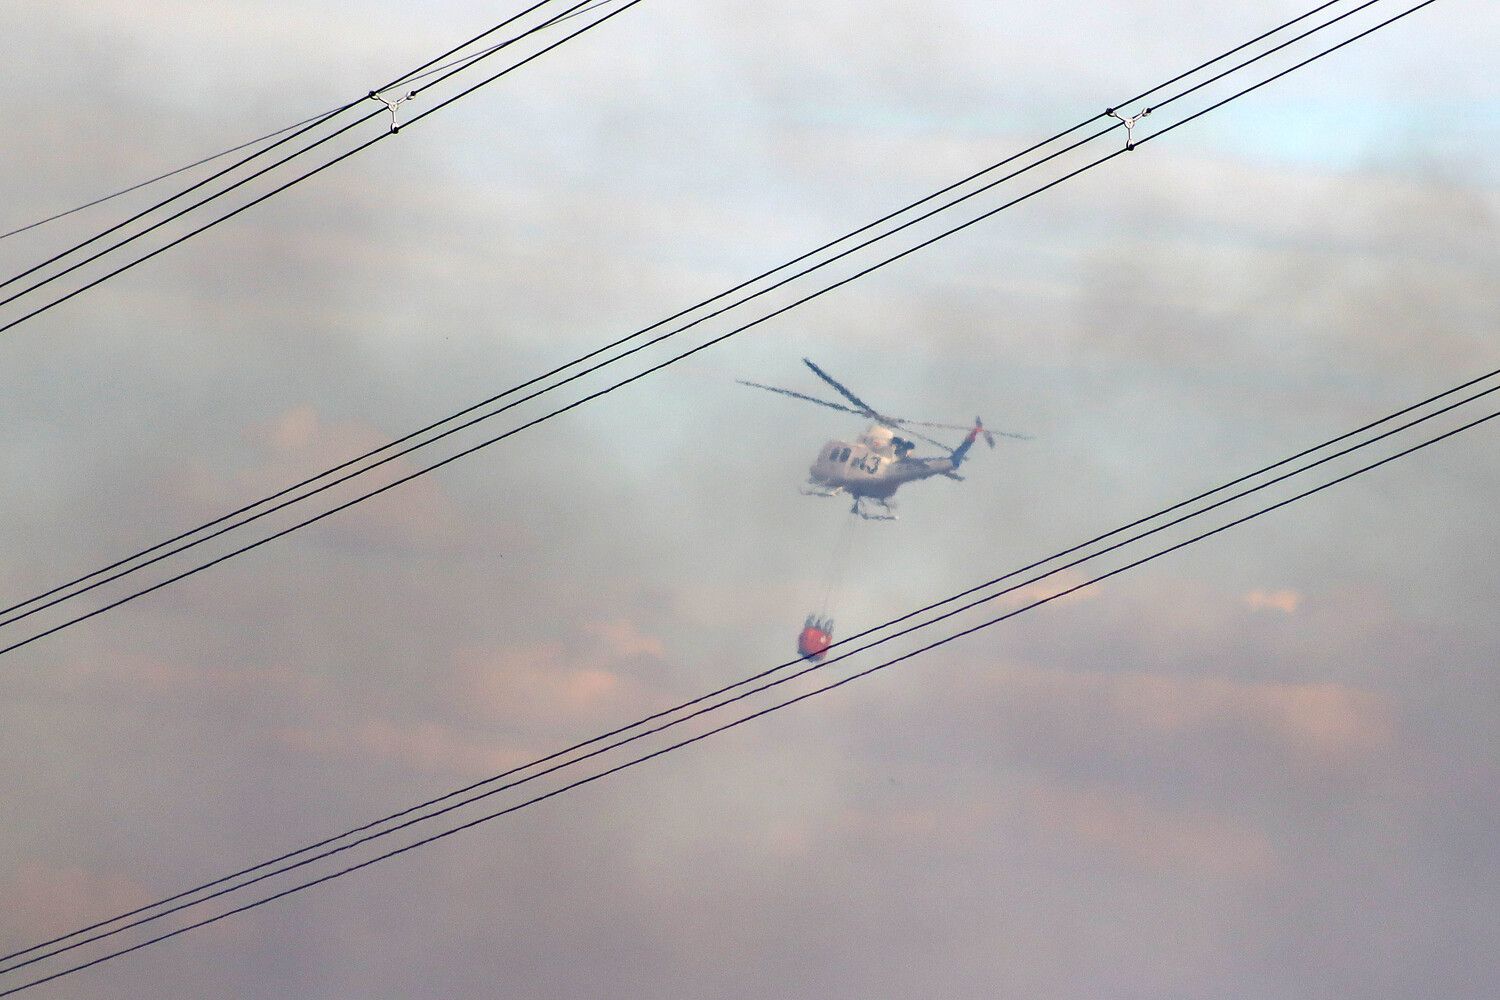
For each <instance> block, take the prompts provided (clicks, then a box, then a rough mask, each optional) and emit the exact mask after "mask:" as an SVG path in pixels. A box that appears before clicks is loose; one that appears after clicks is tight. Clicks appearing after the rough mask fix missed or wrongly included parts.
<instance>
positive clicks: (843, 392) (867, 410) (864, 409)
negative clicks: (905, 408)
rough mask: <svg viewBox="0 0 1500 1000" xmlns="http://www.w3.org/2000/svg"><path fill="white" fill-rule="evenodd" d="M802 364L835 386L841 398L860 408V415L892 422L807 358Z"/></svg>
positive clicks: (883, 421)
mask: <svg viewBox="0 0 1500 1000" xmlns="http://www.w3.org/2000/svg"><path fill="white" fill-rule="evenodd" d="M802 363H803V364H804V365H806V366H807V367H809V368H811V369H812V372H813V374H814V375H816V376H818V378H820V379H822V380H823V381H824V382H827V383H828V384H829V385H831V386H833V388H834V390H835V391H837V392H838V394H839V395H840V396H843V397H844V398H845V399H847V400H848V401H849V402H851V403H853V404H854V405H855V406H857V407H859V412H860V413H862V414H864V415H865V416H867V417H870V418H872V419H874V420H879V421H881V422H882V423H886V422H890V418H889V417H883V416H881V415H880V412H879V411H877V410H875V409H873V408H872V407H871V406H870V404H869V403H866V402H865V401H864V400H863V399H860V398H859V397H858V396H856V395H855V394H854V393H852V392H850V391H849V390H848V388H846V387H845V386H844V385H843V384H842V383H841V382H839V380H838V379H836V378H834V377H833V376H832V375H830V374H828V373H827V372H825V371H824V370H823V369H821V368H819V367H818V366H817V365H815V364H813V363H812V362H811V361H809V360H808V359H807V358H803V359H802Z"/></svg>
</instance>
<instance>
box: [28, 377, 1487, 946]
mask: <svg viewBox="0 0 1500 1000" xmlns="http://www.w3.org/2000/svg"><path fill="white" fill-rule="evenodd" d="M1497 376H1500V369H1496V370H1494V371H1490V372H1487V373H1485V374H1483V375H1479V376H1477V377H1475V378H1472V379H1469V380H1468V381H1466V382H1462V383H1460V384H1458V385H1456V386H1453V387H1451V388H1448V389H1445V390H1443V391H1441V392H1439V393H1436V394H1434V395H1431V396H1428V397H1427V398H1425V399H1423V400H1420V401H1418V402H1416V403H1412V404H1410V405H1408V406H1406V407H1403V408H1401V409H1399V410H1396V411H1395V412H1393V413H1389V414H1386V415H1384V416H1382V417H1379V418H1377V419H1375V420H1372V421H1369V422H1367V423H1365V424H1362V425H1361V426H1359V427H1356V428H1354V429H1353V430H1350V431H1346V432H1344V433H1342V434H1339V435H1337V436H1335V437H1332V438H1329V439H1327V440H1325V441H1322V442H1319V443H1318V444H1315V445H1312V446H1310V447H1307V448H1304V449H1302V450H1301V451H1298V452H1296V453H1295V454H1292V455H1290V456H1288V457H1286V458H1283V459H1279V460H1278V461H1276V462H1273V463H1271V464H1269V465H1266V466H1263V467H1261V468H1259V469H1256V470H1255V471H1254V472H1250V473H1246V474H1244V475H1242V476H1239V477H1237V478H1235V479H1232V480H1230V481H1228V482H1226V483H1222V484H1220V485H1218V486H1215V487H1212V488H1210V489H1207V490H1204V491H1202V492H1200V493H1197V494H1195V495H1194V496H1191V497H1189V498H1187V499H1186V500H1181V501H1178V502H1177V503H1175V504H1172V505H1171V506H1168V507H1164V508H1162V509H1160V510H1157V511H1155V512H1153V513H1151V514H1147V515H1145V516H1144V517H1140V518H1137V519H1136V520H1134V521H1131V522H1129V523H1127V524H1124V525H1121V526H1119V527H1117V528H1113V529H1110V530H1109V531H1106V532H1104V533H1102V534H1099V535H1095V536H1094V537H1092V538H1090V539H1088V540H1086V541H1083V542H1079V543H1077V544H1075V545H1072V546H1069V547H1068V548H1065V549H1062V550H1060V551H1058V552H1054V553H1052V554H1050V555H1048V556H1045V557H1043V558H1041V559H1038V560H1036V561H1034V562H1031V563H1028V564H1027V565H1025V566H1022V567H1020V568H1019V569H1016V570H1012V571H1010V572H1009V573H1006V574H1004V575H1002V576H998V577H994V578H992V579H989V580H986V581H984V582H983V583H979V584H976V585H974V586H972V587H970V588H968V589H967V590H963V591H960V592H958V593H957V594H954V595H951V596H949V597H945V598H943V599H941V600H939V601H935V602H933V603H930V604H927V605H924V606H922V607H920V608H917V609H916V610H914V611H909V612H907V613H905V614H903V615H901V616H899V617H897V618H892V619H890V620H888V621H885V622H882V623H880V624H878V625H874V626H870V627H868V628H865V629H863V630H862V631H860V632H857V633H855V634H853V635H851V636H849V637H847V638H845V639H840V640H838V641H836V642H833V643H831V644H830V645H829V647H828V648H829V649H830V650H833V649H835V648H838V647H841V646H849V645H851V644H853V643H855V642H857V641H858V640H860V639H862V638H864V637H866V636H869V635H873V634H875V633H877V632H880V631H882V630H884V629H887V628H891V627H893V626H895V625H899V624H901V623H903V622H905V621H909V620H910V619H912V618H914V617H917V616H918V615H922V614H926V613H927V612H929V611H933V610H936V609H937V608H940V607H943V606H945V605H947V604H951V603H953V602H954V601H957V600H962V599H963V598H965V597H970V596H972V595H974V594H976V593H979V592H981V591H983V590H987V589H988V588H990V587H993V586H995V585H996V584H999V583H1003V582H1004V581H1005V580H1008V579H1012V578H1014V577H1016V576H1019V575H1020V574H1022V573H1028V572H1031V571H1032V570H1035V569H1039V568H1040V567H1042V566H1044V565H1046V564H1048V563H1051V562H1056V561H1057V560H1058V559H1062V558H1066V557H1067V556H1070V555H1073V554H1074V553H1076V552H1079V551H1082V550H1083V549H1085V548H1088V547H1089V546H1092V545H1097V544H1098V543H1099V542H1103V541H1107V540H1108V539H1110V538H1113V537H1115V536H1116V535H1120V534H1123V533H1124V532H1127V531H1130V530H1132V529H1134V528H1137V527H1140V526H1141V525H1143V524H1147V523H1149V522H1151V521H1153V520H1156V519H1158V518H1161V517H1164V516H1166V515H1168V514H1172V513H1175V512H1176V511H1179V510H1182V509H1183V508H1185V507H1190V506H1191V505H1193V504H1195V503H1199V502H1201V501H1203V500H1206V499H1208V498H1209V497H1212V496H1215V495H1217V494H1219V493H1223V492H1225V491H1227V490H1230V489H1233V488H1235V487H1236V486H1240V485H1243V484H1244V483H1247V482H1250V481H1252V480H1254V479H1257V478H1259V477H1261V476H1263V475H1265V474H1267V473H1269V472H1273V471H1275V470H1276V469H1278V468H1281V467H1283V466H1285V465H1289V464H1291V463H1292V462H1295V461H1298V460H1300V459H1302V458H1306V457H1307V456H1309V455H1312V454H1316V453H1317V452H1319V451H1322V450H1324V449H1326V448H1330V447H1332V446H1334V445H1336V444H1339V443H1341V442H1343V441H1347V440H1349V439H1350V438H1353V437H1357V436H1359V435H1360V434H1363V433H1365V432H1366V431H1370V430H1373V429H1375V428H1376V427H1379V426H1381V425H1382V424H1386V423H1389V422H1391V421H1393V420H1399V419H1400V418H1401V417H1404V416H1406V415H1408V414H1410V413H1413V412H1416V411H1417V410H1419V409H1422V408H1424V407H1427V406H1431V405H1432V404H1433V403H1436V402H1439V401H1441V400H1443V399H1446V398H1448V397H1449V396H1452V395H1455V394H1457V393H1459V392H1463V391H1464V390H1466V389H1469V388H1472V387H1474V386H1476V385H1478V384H1480V383H1482V382H1485V381H1489V380H1491V379H1494V378H1496V377H1497ZM1486 394H1487V392H1486V393H1481V394H1478V395H1476V396H1474V397H1471V398H1470V399H1468V400H1464V401H1462V403H1467V402H1471V401H1473V400H1474V399H1477V398H1479V397H1480V396H1482V395H1486ZM1457 405H1460V404H1455V405H1454V406H1448V407H1445V408H1444V409H1443V410H1442V411H1440V413H1446V412H1449V411H1451V410H1453V409H1455V408H1456V406H1457ZM1417 422H1419V421H1414V422H1413V424H1409V425H1407V426H1408V427H1409V426H1413V425H1414V424H1415V423H1417ZM1383 436H1388V435H1383ZM1346 453H1347V451H1346V452H1343V453H1340V454H1341V455H1342V454H1346ZM1335 457H1339V456H1335ZM1243 495H1245V494H1241V496H1243ZM1029 582H1032V581H1029ZM1029 582H1028V585H1029ZM866 648H869V647H860V649H858V650H854V652H860V651H862V650H863V649H866ZM841 655H842V654H841ZM837 659H838V658H836V660H837ZM836 660H835V661H834V662H836ZM799 662H801V660H800V658H799V659H793V660H789V661H786V662H784V663H781V664H778V665H776V666H774V667H771V668H770V669H768V670H765V671H762V672H760V673H757V674H753V675H751V676H749V677H747V678H743V679H741V680H738V681H735V682H733V683H731V684H729V685H726V686H724V687H720V688H717V689H715V690H713V691H710V692H708V693H707V694H704V695H700V696H698V697H696V698H693V699H691V700H689V701H685V702H682V703H680V704H678V705H674V706H672V707H671V708H667V709H663V710H661V711H658V712H655V713H652V714H651V715H648V716H645V717H644V718H641V719H638V720H636V721H635V722H632V723H629V724H627V725H624V726H621V727H619V728H616V729H613V730H610V731H608V732H606V733H603V734H601V735H599V736H595V737H592V738H590V739H588V740H585V741H583V742H581V743H575V744H573V745H572V746H569V747H566V748H564V749H563V750H559V751H557V752H555V753H552V754H549V755H547V756H545V757H541V758H538V759H536V760H533V761H530V762H528V763H526V764H522V765H519V766H517V767H514V768H510V769H508V770H506V771H502V772H500V773H499V774H496V775H492V776H490V777H488V778H484V779H482V780H480V781H477V782H474V783H472V784H470V785H466V786H464V787H462V788H459V789H456V790H454V791H451V792H447V793H445V794H443V795H440V796H438V797H436V798H433V799H429V800H427V801H425V802H422V803H420V804H418V805H415V806H410V807H408V808H405V809H402V810H400V811H398V812H395V813H391V814H388V815H386V816H382V817H381V818H379V819H376V820H372V821H370V822H368V823H365V824H363V825H361V826H357V827H354V828H352V829H350V830H346V831H344V832H342V833H339V834H336V835H334V836H332V837H328V838H325V839H323V840H320V841H317V842H315V843H313V844H309V845H307V846H305V847H301V848H298V849H296V850H294V851H290V852H287V853H285V854H282V855H279V856H277V857H274V858H271V859H270V860H268V861H263V862H260V863H258V864H255V865H252V866H250V867H247V868H244V869H241V870H239V871H236V872H234V873H232V874H230V875H226V876H223V877H221V878H218V879H215V880H213V881H210V882H206V883H203V884H201V885H198V886H194V887H193V888H191V889H187V890H183V891H182V892H179V893H176V894H174V895H172V896H168V897H166V898H164V899H160V900H157V901H155V902H152V903H149V904H146V905H144V906H141V907H138V908H137V909H134V910H130V911H128V912H125V913H121V914H117V915H116V916H114V917H110V918H108V919H106V920H102V921H99V922H97V923H94V924H91V925H89V926H86V927H83V928H80V929H78V930H76V931H73V932H70V933H68V934H65V935H61V936H59V937H55V938H52V939H49V940H46V941H42V942H40V943H38V944H35V945H32V946H30V947H28V948H24V949H21V950H20V951H16V952H12V953H10V954H7V955H0V963H3V962H7V961H10V960H11V959H13V958H16V957H19V956H22V955H26V954H29V953H30V952H32V951H36V950H38V949H40V948H45V947H48V946H50V945H53V944H57V943H59V942H61V941H65V940H67V939H68V938H71V937H75V936H77V935H80V934H84V933H87V932H89V931H93V930H97V929H98V928H100V927H103V926H106V925H108V924H110V923H115V922H118V921H120V920H124V919H127V918H129V917H132V916H135V915H137V914H139V913H143V912H145V911H146V910H148V909H152V908H155V907H159V906H164V905H166V904H168V903H172V902H176V901H177V900H179V899H183V898H185V897H187V896H190V895H193V894H195V893H198V892H201V891H203V890H206V889H211V888H214V887H215V886H218V885H221V884H223V883H224V882H227V881H231V880H233V879H236V878H239V877H241V876H244V875H247V874H251V873H253V872H255V871H258V870H260V869H261V868H266V867H269V866H271V865H275V864H278V863H280V862H282V861H285V860H288V859H290V858H293V857H296V856H298V855H300V854H305V853H307V852H310V851H313V850H316V849H318V848H320V847H324V846H327V845H328V844H331V843H335V842H337V841H339V840H342V839H344V838H346V837H350V836H354V835H356V834H359V833H363V832H364V831H366V830H370V829H373V828H374V827H376V826H379V825H381V824H383V823H388V822H391V821H392V820H396V819H400V818H401V817H403V816H406V815H409V814H410V813H412V812H416V811H418V810H421V809H426V808H429V807H431V806H433V805H437V804H439V803H441V802H444V801H446V800H448V799H450V798H453V797H456V796H458V795H462V794H465V793H467V792H470V791H473V790H475V789H477V788H481V787H483V786H485V785H488V784H492V783H494V782H497V781H500V780H503V779H504V778H507V777H510V776H512V775H514V774H518V773H520V772H522V771H525V770H527V769H530V768H532V767H536V766H539V765H542V764H546V763H548V762H550V761H552V760H555V759H557V758H558V757H562V756H565V755H567V754H570V753H573V752H575V751H577V750H580V749H583V748H585V747H588V746H590V745H592V744H594V743H597V742H600V741H602V740H605V739H609V738H612V737H614V736H618V735H620V734H621V733H624V732H628V731H629V730H631V729H635V728H638V727H640V726H643V725H646V724H648V723H650V722H652V721H655V720H656V719H659V718H663V717H666V716H668V715H672V714H675V713H677V712H681V711H683V710H685V709H688V708H691V707H693V706H694V705H697V704H700V703H701V702H703V701H706V700H708V699H710V698H714V697H717V696H719V695H721V694H725V693H727V692H728V691H732V690H734V689H735V688H738V687H742V686H744V685H746V684H749V683H752V682H754V681H757V680H760V679H762V678H764V677H767V676H769V675H771V674H774V673H777V672H779V671H781V670H784V669H786V668H788V667H792V666H796V665H797V664H798V663H799ZM824 665H825V666H826V665H827V664H826V663H825V664H824ZM14 968H19V966H16V967H14ZM8 971H11V970H10V969H0V974H3V973H5V972H8Z"/></svg>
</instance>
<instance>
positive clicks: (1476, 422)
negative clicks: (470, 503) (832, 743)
mask: <svg viewBox="0 0 1500 1000" xmlns="http://www.w3.org/2000/svg"><path fill="white" fill-rule="evenodd" d="M1428 3H1431V0H1428ZM1419 6H1427V4H1425V3H1424V4H1419ZM1409 12H1410V10H1409ZM1398 16H1400V15H1398ZM1392 19H1395V18H1392ZM1373 30H1374V28H1373ZM1346 43H1347V42H1346ZM1308 61H1311V60H1308ZM1302 64H1305V63H1302ZM1287 72H1290V70H1287ZM1281 75H1284V73H1281ZM1257 85H1260V84H1257ZM1248 90H1251V88H1247V91H1242V93H1248ZM1173 127H1175V126H1173ZM1491 375H1494V373H1491ZM1482 378H1490V376H1481V379H1482ZM1481 379H1473V381H1472V382H1469V384H1466V385H1472V384H1475V382H1478V381H1481ZM1460 388H1464V387H1457V388H1455V390H1448V391H1446V393H1442V394H1439V396H1437V397H1433V399H1440V397H1442V396H1446V394H1449V393H1452V391H1458V390H1460ZM1488 391H1493V390H1487V391H1485V393H1481V394H1487V393H1488ZM1425 402H1431V400H1425ZM1466 402H1470V400H1466ZM1419 405H1421V403H1419ZM1409 409H1412V408H1409ZM1400 412H1407V411H1400ZM1491 417H1493V415H1491ZM1491 417H1485V418H1484V420H1490V418H1491ZM1382 420H1388V418H1382ZM1484 420H1481V421H1475V424H1467V426H1466V427H1464V429H1467V427H1469V426H1476V424H1478V423H1482V421H1484ZM1377 423H1380V421H1377ZM1371 426H1374V424H1371ZM1409 426H1410V424H1409ZM1460 430H1463V429H1460ZM1350 433H1358V432H1350ZM1392 433H1394V432H1392ZM1451 433H1457V432H1451ZM1344 436H1347V435H1344ZM1383 436H1385V435H1383ZM1443 436H1451V435H1443ZM1439 439H1442V438H1439ZM1335 441H1337V439H1335ZM1434 441H1436V439H1434ZM1428 444H1431V442H1428ZM1320 447H1322V445H1320ZM1418 447H1425V445H1418ZM1413 450H1415V448H1413ZM1409 451H1410V450H1409ZM1403 454H1406V453H1403ZM1295 457H1296V456H1295ZM1335 457H1337V456H1335ZM1289 460H1290V459H1289ZM1388 460H1389V459H1388ZM1383 462H1385V460H1383ZM1383 462H1382V463H1383ZM1382 463H1377V465H1382ZM1278 465H1280V463H1278ZM1268 468H1275V466H1268ZM1368 468H1376V466H1368ZM1253 475H1256V474H1253ZM1346 478H1347V477H1346ZM1338 481H1343V480H1338ZM1220 489H1223V487H1220ZM1319 489H1323V487H1319ZM1313 492H1316V490H1313ZM1187 502H1191V501H1187ZM1236 523H1238V522H1236ZM1211 534H1212V532H1211ZM1085 544H1088V543H1085ZM1151 558H1155V556H1151ZM1133 565H1139V564H1133ZM1101 579H1103V577H1101ZM950 600H951V598H950ZM1049 600H1050V598H1049ZM916 613H919V612H916ZM897 621H901V619H897ZM861 634H867V633H861ZM852 639H855V637H852ZM852 639H850V640H844V642H852ZM416 808H420V807H416ZM341 837H342V835H341ZM335 840H336V838H335ZM252 871H254V870H252ZM28 951H30V949H28ZM21 954H24V952H21ZM0 972H9V970H0Z"/></svg>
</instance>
